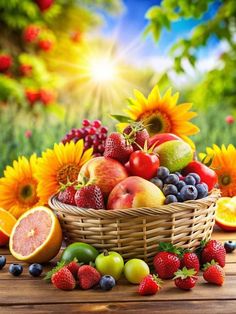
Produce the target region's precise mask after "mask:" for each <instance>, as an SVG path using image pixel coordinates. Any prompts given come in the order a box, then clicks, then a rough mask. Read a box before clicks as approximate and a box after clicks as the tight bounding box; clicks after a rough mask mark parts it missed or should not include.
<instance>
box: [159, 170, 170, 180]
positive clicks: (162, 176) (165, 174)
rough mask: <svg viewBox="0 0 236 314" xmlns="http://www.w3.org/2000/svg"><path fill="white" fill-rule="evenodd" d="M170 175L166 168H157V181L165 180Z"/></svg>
mask: <svg viewBox="0 0 236 314" xmlns="http://www.w3.org/2000/svg"><path fill="white" fill-rule="evenodd" d="M169 174H170V171H169V169H168V168H166V167H159V168H158V170H157V176H158V178H159V179H162V180H163V179H165V178H166V177H168V175H169Z"/></svg>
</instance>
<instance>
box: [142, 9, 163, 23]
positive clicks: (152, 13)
mask: <svg viewBox="0 0 236 314" xmlns="http://www.w3.org/2000/svg"><path fill="white" fill-rule="evenodd" d="M160 14H162V9H161V8H160V7H159V6H153V7H151V8H150V9H149V10H148V11H147V12H146V14H145V18H146V19H148V20H154V19H157V18H158V16H159V15H160Z"/></svg>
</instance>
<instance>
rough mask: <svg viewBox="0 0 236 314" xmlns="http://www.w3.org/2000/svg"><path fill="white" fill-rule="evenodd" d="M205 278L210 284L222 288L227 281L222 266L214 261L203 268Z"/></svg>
mask: <svg viewBox="0 0 236 314" xmlns="http://www.w3.org/2000/svg"><path fill="white" fill-rule="evenodd" d="M203 271H204V272H203V278H204V279H205V280H206V281H207V282H209V283H213V284H215V285H218V286H222V285H223V283H224V279H225V272H224V269H223V268H222V267H220V265H218V264H217V263H216V262H215V261H214V260H212V261H211V262H210V263H206V264H205V265H204V267H203Z"/></svg>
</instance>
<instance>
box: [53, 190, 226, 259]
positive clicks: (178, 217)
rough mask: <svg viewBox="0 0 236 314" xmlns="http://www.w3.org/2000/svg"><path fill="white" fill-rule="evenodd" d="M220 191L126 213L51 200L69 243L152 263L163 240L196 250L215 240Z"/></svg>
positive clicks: (125, 211) (127, 210)
mask: <svg viewBox="0 0 236 314" xmlns="http://www.w3.org/2000/svg"><path fill="white" fill-rule="evenodd" d="M219 195H220V193H219V190H216V189H215V190H213V191H212V193H211V194H210V195H209V196H208V197H206V198H204V199H200V200H196V201H187V202H184V203H173V204H169V205H164V206H160V207H158V208H135V209H123V210H109V211H108V210H94V209H81V208H78V207H75V206H71V205H66V204H63V203H60V202H59V201H58V200H57V198H56V196H53V197H52V198H50V200H49V206H50V207H51V208H52V209H53V210H55V212H56V214H57V216H58V218H59V220H60V222H61V226H62V229H63V232H64V235H65V237H66V241H67V242H68V243H71V242H76V241H82V242H86V243H89V244H91V245H93V246H95V247H96V248H97V249H100V250H101V249H108V250H114V251H116V252H119V253H120V254H122V256H123V257H124V259H126V260H127V259H129V258H134V257H136V258H141V259H144V260H145V261H147V262H149V263H150V262H151V261H152V258H153V256H154V255H155V253H156V250H157V244H158V243H159V242H161V241H164V242H172V243H173V244H175V245H176V246H182V247H183V248H189V249H194V248H195V247H197V246H198V245H199V243H200V241H201V240H203V239H206V240H207V239H209V238H210V237H211V233H212V229H213V225H214V218H215V203H216V200H217V199H218V198H219Z"/></svg>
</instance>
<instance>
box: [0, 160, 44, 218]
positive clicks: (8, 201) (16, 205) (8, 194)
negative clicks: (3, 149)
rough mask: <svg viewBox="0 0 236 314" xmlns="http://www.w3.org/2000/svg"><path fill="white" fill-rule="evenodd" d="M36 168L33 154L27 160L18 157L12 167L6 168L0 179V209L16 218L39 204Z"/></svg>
mask: <svg viewBox="0 0 236 314" xmlns="http://www.w3.org/2000/svg"><path fill="white" fill-rule="evenodd" d="M36 167H37V157H36V155H35V154H33V155H32V156H31V157H30V159H29V160H28V159H27V158H25V157H19V158H18V160H15V161H14V162H13V166H12V167H11V166H7V167H6V169H5V171H4V177H2V178H0V207H2V208H4V209H6V210H8V211H9V212H10V213H11V214H12V215H14V216H15V217H16V218H19V217H20V215H21V214H23V213H24V212H25V211H27V210H28V209H30V208H32V207H34V206H36V205H38V204H39V198H38V196H37V184H38V183H37V180H36V178H35V170H36Z"/></svg>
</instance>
